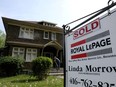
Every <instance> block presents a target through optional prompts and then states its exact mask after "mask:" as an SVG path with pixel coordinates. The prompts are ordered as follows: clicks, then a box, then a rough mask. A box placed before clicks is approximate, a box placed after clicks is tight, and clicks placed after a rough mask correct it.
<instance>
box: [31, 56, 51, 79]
mask: <svg viewBox="0 0 116 87" xmlns="http://www.w3.org/2000/svg"><path fill="white" fill-rule="evenodd" d="M52 66H53V62H52V59H51V58H49V57H43V56H41V57H38V58H36V59H35V60H33V61H32V71H33V75H34V76H36V77H37V78H38V79H39V80H43V79H46V78H47V76H48V74H49V71H50V68H51V67H52Z"/></svg>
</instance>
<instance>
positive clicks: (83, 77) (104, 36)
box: [65, 10, 116, 87]
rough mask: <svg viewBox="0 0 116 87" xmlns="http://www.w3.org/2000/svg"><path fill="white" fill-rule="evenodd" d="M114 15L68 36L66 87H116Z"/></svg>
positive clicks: (94, 21) (115, 19)
mask: <svg viewBox="0 0 116 87" xmlns="http://www.w3.org/2000/svg"><path fill="white" fill-rule="evenodd" d="M115 11H116V10H113V11H112V12H111V14H110V15H108V14H106V15H104V16H102V17H99V18H97V19H95V20H93V21H91V22H90V23H88V24H86V25H84V26H82V27H81V28H79V29H75V30H74V31H72V32H71V33H69V34H67V35H65V42H66V43H65V44H66V70H67V73H66V86H67V87H116V12H115Z"/></svg>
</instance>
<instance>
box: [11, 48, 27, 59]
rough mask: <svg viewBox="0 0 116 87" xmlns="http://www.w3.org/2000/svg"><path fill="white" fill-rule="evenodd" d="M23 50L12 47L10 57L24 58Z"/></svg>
mask: <svg viewBox="0 0 116 87" xmlns="http://www.w3.org/2000/svg"><path fill="white" fill-rule="evenodd" d="M24 51H25V49H24V48H19V47H14V48H13V51H12V56H18V57H22V58H24Z"/></svg>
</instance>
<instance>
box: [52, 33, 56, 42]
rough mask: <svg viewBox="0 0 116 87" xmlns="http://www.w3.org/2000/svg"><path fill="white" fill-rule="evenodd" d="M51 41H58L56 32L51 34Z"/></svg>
mask: <svg viewBox="0 0 116 87" xmlns="http://www.w3.org/2000/svg"><path fill="white" fill-rule="evenodd" d="M51 40H56V33H55V32H51Z"/></svg>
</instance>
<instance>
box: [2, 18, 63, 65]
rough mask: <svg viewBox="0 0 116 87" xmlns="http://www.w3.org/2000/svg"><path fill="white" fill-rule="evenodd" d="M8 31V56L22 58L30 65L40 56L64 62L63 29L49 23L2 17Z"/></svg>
mask: <svg viewBox="0 0 116 87" xmlns="http://www.w3.org/2000/svg"><path fill="white" fill-rule="evenodd" d="M2 20H3V24H4V27H5V31H6V44H5V46H6V47H7V55H10V56H21V57H22V58H24V60H25V63H30V62H31V61H32V60H33V59H34V58H37V57H38V56H47V57H50V58H53V57H54V56H58V58H59V59H60V60H61V62H63V57H62V54H63V29H62V28H60V27H57V26H56V24H55V23H51V22H47V21H40V22H37V21H23V20H16V19H10V18H6V17H2Z"/></svg>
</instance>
